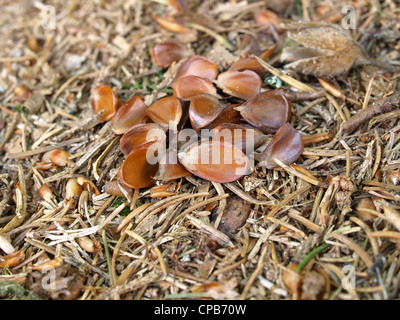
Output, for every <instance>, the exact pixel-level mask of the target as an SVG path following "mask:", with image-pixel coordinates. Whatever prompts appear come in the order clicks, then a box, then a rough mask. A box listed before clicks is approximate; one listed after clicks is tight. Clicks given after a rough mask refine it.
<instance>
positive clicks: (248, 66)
mask: <svg viewBox="0 0 400 320" xmlns="http://www.w3.org/2000/svg"><path fill="white" fill-rule="evenodd" d="M230 70H237V71H244V70H251V71H253V72H255V73H257V74H258V75H259V76H260V77H261V78H262V77H263V76H264V74H265V69H264V67H263V66H262V65H261V64H260V63H259V62H258V61H257V60H256V59H255V58H250V57H242V58H240V59H239V60H237V61H236V62H235V63H234V64H233V65H232V66H231V68H230Z"/></svg>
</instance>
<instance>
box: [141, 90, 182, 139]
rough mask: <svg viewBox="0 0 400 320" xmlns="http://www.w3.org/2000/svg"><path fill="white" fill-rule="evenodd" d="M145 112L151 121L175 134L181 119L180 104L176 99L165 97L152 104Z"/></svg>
mask: <svg viewBox="0 0 400 320" xmlns="http://www.w3.org/2000/svg"><path fill="white" fill-rule="evenodd" d="M146 112H147V115H148V116H149V117H150V118H151V120H153V121H154V122H156V123H158V124H159V125H161V126H164V127H169V128H170V129H172V130H173V131H175V132H176V131H177V127H178V123H179V121H180V120H181V117H182V104H181V101H180V100H179V99H178V98H177V97H165V98H161V99H160V100H157V101H156V102H154V103H153V104H152V105H151V106H150V107H148V108H147V110H146Z"/></svg>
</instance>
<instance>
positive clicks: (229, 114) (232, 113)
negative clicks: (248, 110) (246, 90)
mask: <svg viewBox="0 0 400 320" xmlns="http://www.w3.org/2000/svg"><path fill="white" fill-rule="evenodd" d="M238 106H239V105H237V104H232V105H229V106H226V107H225V108H224V109H223V110H222V111H221V113H220V114H219V115H218V117H217V118H216V119H215V120H214V121H213V122H211V123H210V124H209V125H207V126H206V128H207V129H213V128H216V127H217V126H219V125H220V124H224V123H236V124H243V122H244V119H243V118H242V116H241V115H240V112H239V111H237V110H235V108H236V107H238Z"/></svg>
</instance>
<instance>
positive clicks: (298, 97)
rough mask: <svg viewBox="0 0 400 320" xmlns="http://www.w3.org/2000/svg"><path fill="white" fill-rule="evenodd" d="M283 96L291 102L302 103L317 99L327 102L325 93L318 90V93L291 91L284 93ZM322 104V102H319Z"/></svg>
mask: <svg viewBox="0 0 400 320" xmlns="http://www.w3.org/2000/svg"><path fill="white" fill-rule="evenodd" d="M283 94H284V95H285V97H286V98H287V99H288V100H289V101H290V102H301V101H307V100H315V99H321V98H323V99H322V101H323V100H325V98H324V97H325V91H324V90H318V91H299V92H293V91H289V90H285V91H283ZM319 102H320V101H319Z"/></svg>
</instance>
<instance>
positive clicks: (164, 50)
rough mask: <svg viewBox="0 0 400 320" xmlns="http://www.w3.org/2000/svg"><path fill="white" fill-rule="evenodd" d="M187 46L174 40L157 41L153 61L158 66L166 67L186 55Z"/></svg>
mask: <svg viewBox="0 0 400 320" xmlns="http://www.w3.org/2000/svg"><path fill="white" fill-rule="evenodd" d="M185 52H186V50H185V48H184V47H183V46H182V45H181V44H179V43H177V42H174V41H165V42H161V43H157V44H156V46H155V47H154V49H153V51H152V57H153V62H154V64H155V65H156V66H159V67H162V68H166V67H169V66H170V65H171V64H172V63H174V62H177V61H179V60H181V59H182V58H183V57H184V56H185Z"/></svg>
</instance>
